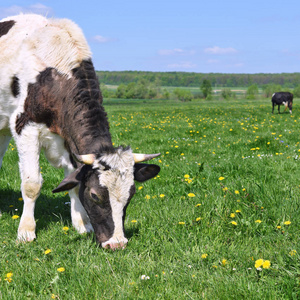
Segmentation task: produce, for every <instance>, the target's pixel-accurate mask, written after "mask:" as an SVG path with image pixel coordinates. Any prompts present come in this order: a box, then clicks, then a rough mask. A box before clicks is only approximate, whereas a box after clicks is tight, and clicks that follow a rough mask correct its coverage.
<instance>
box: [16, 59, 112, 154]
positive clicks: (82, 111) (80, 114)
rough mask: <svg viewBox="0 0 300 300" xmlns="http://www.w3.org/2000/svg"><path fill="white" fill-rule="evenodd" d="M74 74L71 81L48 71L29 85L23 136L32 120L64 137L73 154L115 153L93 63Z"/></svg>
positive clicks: (89, 61)
mask: <svg viewBox="0 0 300 300" xmlns="http://www.w3.org/2000/svg"><path fill="white" fill-rule="evenodd" d="M72 73H73V76H72V77H71V78H68V77H67V76H65V75H62V74H61V73H59V72H58V71H57V70H56V69H54V68H47V69H45V70H44V71H43V72H41V73H40V74H39V75H38V76H37V79H36V82H35V83H34V84H29V85H28V95H27V98H26V100H25V105H24V114H25V116H22V120H21V121H22V122H20V120H19V122H18V132H19V134H20V133H21V131H22V129H23V128H24V126H25V125H26V124H27V123H28V122H26V121H27V120H30V121H33V122H36V123H44V124H46V125H47V127H48V128H49V129H50V131H51V132H53V133H57V134H59V135H60V136H62V137H63V138H64V139H65V141H66V143H67V144H68V150H70V152H71V153H75V154H92V153H95V154H97V153H105V152H106V151H107V150H110V151H112V149H113V146H112V142H111V136H110V132H109V124H108V120H107V114H106V112H105V111H104V108H103V106H102V95H101V91H100V88H99V82H98V79H97V76H96V72H95V69H94V67H93V64H92V61H91V60H84V61H82V62H81V64H80V66H79V67H78V68H75V69H73V70H72ZM17 121H18V120H17ZM22 126H23V127H22Z"/></svg>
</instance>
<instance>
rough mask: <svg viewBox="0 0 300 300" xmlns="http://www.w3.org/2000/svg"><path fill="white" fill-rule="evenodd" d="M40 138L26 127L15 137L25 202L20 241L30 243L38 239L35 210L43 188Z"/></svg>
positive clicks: (35, 131)
mask: <svg viewBox="0 0 300 300" xmlns="http://www.w3.org/2000/svg"><path fill="white" fill-rule="evenodd" d="M38 136H39V133H38V131H37V130H35V128H32V127H31V126H26V127H25V128H24V129H23V131H22V133H21V134H20V135H18V136H16V137H15V140H16V144H17V147H18V152H19V160H20V161H19V167H20V174H21V180H22V183H21V191H22V197H23V201H24V206H23V213H22V216H21V220H20V224H19V229H18V240H19V241H28V242H30V241H33V240H34V239H35V237H36V235H35V226H36V225H35V220H34V208H35V201H36V199H37V197H38V196H39V194H40V190H41V186H42V176H41V173H40V166H39V154H40V146H39V140H38Z"/></svg>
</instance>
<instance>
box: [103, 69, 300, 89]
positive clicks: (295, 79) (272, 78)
mask: <svg viewBox="0 0 300 300" xmlns="http://www.w3.org/2000/svg"><path fill="white" fill-rule="evenodd" d="M97 75H98V77H99V80H100V82H101V83H105V84H110V85H121V84H125V85H127V84H129V83H131V82H135V83H137V82H139V81H140V80H146V81H148V82H150V83H153V84H155V85H160V86H178V87H199V85H200V84H201V83H202V82H203V81H204V80H209V81H210V83H211V85H212V86H213V87H215V86H218V87H248V86H251V85H254V84H256V85H257V86H259V87H262V86H265V85H269V84H274V85H280V86H282V87H284V88H295V87H297V86H298V85H299V84H300V73H281V74H267V73H259V74H225V73H189V72H144V71H97Z"/></svg>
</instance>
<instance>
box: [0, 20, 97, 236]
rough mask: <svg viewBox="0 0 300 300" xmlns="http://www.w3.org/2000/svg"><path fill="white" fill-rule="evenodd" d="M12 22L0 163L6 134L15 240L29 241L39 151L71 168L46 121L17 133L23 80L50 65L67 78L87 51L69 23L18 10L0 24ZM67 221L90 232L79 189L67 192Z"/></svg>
mask: <svg viewBox="0 0 300 300" xmlns="http://www.w3.org/2000/svg"><path fill="white" fill-rule="evenodd" d="M10 20H14V21H15V24H14V25H13V26H12V27H11V29H10V30H9V31H8V33H7V34H5V35H3V36H1V43H0V53H1V55H0V65H1V68H0V167H1V162H2V158H3V155H4V153H5V151H6V149H7V146H8V143H9V140H10V138H11V136H13V137H14V139H15V141H16V144H17V148H18V154H19V160H20V162H19V167H20V174H21V179H22V185H21V189H22V196H23V199H24V209H23V213H22V217H21V220H20V225H19V229H18V239H19V240H25V241H32V240H33V239H34V238H35V221H34V207H35V201H36V199H37V197H38V195H39V192H40V189H41V185H42V176H41V173H40V167H39V154H40V151H41V149H42V148H43V149H44V150H45V154H46V156H47V158H48V160H49V162H50V163H51V164H52V165H53V166H55V167H58V168H59V167H61V168H64V170H65V174H69V173H70V172H72V171H73V170H74V168H73V166H72V164H71V162H70V160H69V153H68V152H67V151H66V149H65V147H64V141H63V139H62V138H61V137H59V136H58V135H54V134H52V133H51V132H50V131H49V130H48V128H47V127H46V125H43V124H35V123H32V122H30V123H29V124H27V125H26V126H25V127H24V128H23V129H22V131H21V134H20V135H18V134H17V133H16V131H15V126H16V119H17V117H18V116H19V115H20V114H21V113H22V112H24V102H25V99H26V97H27V93H28V84H30V83H35V82H36V78H37V76H38V75H39V73H40V72H42V71H44V70H45V69H46V68H49V67H50V68H55V69H57V71H58V72H60V73H61V74H65V75H66V76H68V77H70V76H72V69H74V68H76V67H78V66H79V65H80V63H81V62H82V61H83V60H85V59H90V58H91V51H90V49H89V46H88V44H87V42H86V40H85V37H84V35H83V33H82V31H81V29H80V28H79V27H78V26H77V25H76V24H75V23H73V22H72V21H70V20H66V19H62V20H55V19H46V18H44V17H42V16H39V15H31V14H21V15H18V16H14V17H8V18H5V19H3V20H1V22H4V21H10ZM14 76H16V77H17V78H18V80H19V87H20V91H19V92H20V93H19V94H18V96H17V97H14V96H13V95H12V91H11V83H12V78H13V77H14ZM70 198H71V212H72V222H73V224H74V226H75V228H76V229H77V230H78V231H79V232H81V233H82V232H87V231H92V226H91V224H90V220H89V218H88V216H87V214H86V212H85V210H84V208H83V207H82V205H81V203H80V201H79V198H78V193H76V192H71V193H70Z"/></svg>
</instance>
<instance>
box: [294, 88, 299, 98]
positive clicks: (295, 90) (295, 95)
mask: <svg viewBox="0 0 300 300" xmlns="http://www.w3.org/2000/svg"><path fill="white" fill-rule="evenodd" d="M293 94H294V97H296V98H300V85H298V86H297V87H295V88H294V91H293Z"/></svg>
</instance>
